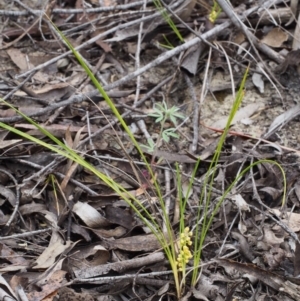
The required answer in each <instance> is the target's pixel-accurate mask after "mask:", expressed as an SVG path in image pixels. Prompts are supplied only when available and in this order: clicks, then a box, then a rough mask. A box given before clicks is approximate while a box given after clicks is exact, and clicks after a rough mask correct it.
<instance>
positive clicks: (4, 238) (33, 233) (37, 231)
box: [0, 228, 52, 240]
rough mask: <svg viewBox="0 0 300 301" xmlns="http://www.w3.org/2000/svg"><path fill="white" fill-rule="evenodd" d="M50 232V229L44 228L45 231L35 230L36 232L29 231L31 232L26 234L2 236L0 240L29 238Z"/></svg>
mask: <svg viewBox="0 0 300 301" xmlns="http://www.w3.org/2000/svg"><path fill="white" fill-rule="evenodd" d="M51 230H52V228H46V229H42V230H36V231H31V232H26V233H20V234H14V235H9V236H2V237H0V240H6V239H15V238H23V237H29V236H33V235H37V234H41V233H45V232H48V231H51Z"/></svg>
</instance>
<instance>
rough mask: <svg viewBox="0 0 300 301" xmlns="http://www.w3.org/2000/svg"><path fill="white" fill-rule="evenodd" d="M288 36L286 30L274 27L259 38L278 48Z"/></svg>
mask: <svg viewBox="0 0 300 301" xmlns="http://www.w3.org/2000/svg"><path fill="white" fill-rule="evenodd" d="M288 38H289V35H288V33H287V32H286V31H283V30H282V29H281V28H280V27H275V28H273V29H272V30H271V31H269V32H268V33H267V35H266V36H264V37H263V38H262V40H261V42H262V43H264V44H266V45H268V46H271V47H274V48H278V47H282V44H283V43H284V42H286V41H287V40H288Z"/></svg>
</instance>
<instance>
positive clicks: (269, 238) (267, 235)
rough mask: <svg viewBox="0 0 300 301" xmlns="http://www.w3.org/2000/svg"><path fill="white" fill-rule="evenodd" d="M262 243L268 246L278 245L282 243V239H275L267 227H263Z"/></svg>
mask: <svg viewBox="0 0 300 301" xmlns="http://www.w3.org/2000/svg"><path fill="white" fill-rule="evenodd" d="M263 230H264V241H265V242H266V243H267V244H269V245H279V244H281V243H282V242H284V238H283V237H281V238H280V237H277V236H276V235H275V233H274V232H273V231H272V230H271V229H269V228H268V227H264V228H263Z"/></svg>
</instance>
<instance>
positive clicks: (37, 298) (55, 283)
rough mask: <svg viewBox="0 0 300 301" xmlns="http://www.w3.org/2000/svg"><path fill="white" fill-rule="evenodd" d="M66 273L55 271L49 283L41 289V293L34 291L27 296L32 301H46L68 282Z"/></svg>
mask: <svg viewBox="0 0 300 301" xmlns="http://www.w3.org/2000/svg"><path fill="white" fill-rule="evenodd" d="M66 273H67V272H66V271H55V272H54V273H53V274H52V276H51V278H50V279H48V281H47V283H46V284H45V285H44V286H42V287H41V290H40V291H32V292H30V293H28V294H27V297H28V300H30V301H41V300H45V297H47V296H49V295H50V294H53V293H55V292H56V291H57V290H58V289H59V288H61V287H62V286H64V285H65V283H66V282H67V281H66V279H65V275H66Z"/></svg>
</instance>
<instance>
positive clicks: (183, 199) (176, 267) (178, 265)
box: [0, 28, 286, 299]
mask: <svg viewBox="0 0 300 301" xmlns="http://www.w3.org/2000/svg"><path fill="white" fill-rule="evenodd" d="M56 31H57V32H58V33H59V35H60V36H61V37H62V39H63V41H64V42H65V43H66V44H67V46H68V47H69V48H70V49H71V50H72V51H73V54H74V56H75V57H76V58H77V60H78V61H79V63H80V65H81V66H82V67H83V68H84V70H85V72H86V74H87V75H88V76H89V77H90V79H91V80H92V82H93V84H94V85H95V87H96V88H97V89H98V90H99V93H100V94H101V95H102V96H103V98H104V100H105V101H106V103H107V104H108V105H109V107H110V109H111V111H112V112H113V114H114V115H115V116H116V117H117V119H118V120H119V122H120V124H121V126H122V127H123V129H124V130H125V132H126V133H127V135H128V137H129V138H130V140H131V141H132V143H133V144H134V146H135V147H136V149H137V150H138V152H139V154H140V156H141V158H142V160H143V161H144V162H145V163H146V165H147V168H148V171H149V174H150V176H151V178H152V181H153V183H154V186H155V192H156V195H157V198H158V200H159V204H160V212H161V215H162V216H161V217H162V220H163V221H164V222H165V226H166V231H164V230H163V226H162V225H161V223H160V221H159V220H157V219H156V216H157V215H156V214H152V213H151V212H150V211H149V210H147V209H146V207H145V206H144V205H143V204H142V203H141V202H140V201H139V200H138V199H137V198H135V197H133V196H132V195H131V194H130V193H129V192H128V191H126V189H124V188H123V187H122V186H121V185H120V184H118V183H117V182H115V181H114V180H113V179H112V178H110V177H109V176H107V175H105V174H103V173H101V172H100V171H99V170H97V169H96V168H95V167H94V166H93V165H91V164H90V163H89V162H88V161H87V160H85V159H84V157H83V156H82V155H80V154H79V153H77V152H76V150H74V149H72V148H70V147H69V146H67V145H65V144H64V143H63V142H62V141H61V140H59V139H57V138H56V137H55V136H54V135H52V134H51V133H50V132H48V131H47V130H45V129H44V128H43V126H40V125H39V124H38V123H36V122H35V121H34V120H32V119H31V118H29V117H27V116H26V115H25V114H23V113H22V112H20V111H19V110H17V109H16V108H14V107H13V106H12V105H10V104H9V103H7V102H5V101H4V100H2V104H5V105H7V106H8V107H10V108H12V109H14V110H15V111H16V112H17V113H18V114H20V115H21V116H22V117H23V118H24V119H25V120H27V122H29V123H31V124H33V125H34V126H35V127H36V128H37V129H38V130H39V131H40V132H41V133H42V134H43V135H44V136H45V137H48V138H49V141H51V143H49V142H46V141H45V140H41V139H38V138H35V137H33V136H31V135H28V134H27V133H24V132H22V131H20V130H18V129H16V128H14V127H12V126H9V125H7V124H4V123H0V127H2V128H4V129H6V130H8V131H11V132H13V133H15V134H16V135H19V136H21V137H23V138H24V139H27V140H30V141H32V142H34V143H36V144H38V145H41V146H43V147H45V148H46V149H48V150H50V151H52V152H55V153H57V154H59V155H61V156H63V157H65V158H67V159H70V160H73V161H74V162H76V163H78V164H79V165H81V166H82V167H84V168H86V169H87V170H89V171H91V172H92V173H93V174H94V175H96V176H97V177H98V178H99V179H101V180H102V181H103V182H104V183H105V184H106V185H107V186H108V187H110V188H111V189H112V190H113V191H115V193H117V194H118V195H119V197H120V198H121V199H123V200H125V201H126V202H127V203H128V204H129V206H130V207H131V208H132V209H133V211H134V212H135V213H136V215H137V216H138V217H139V218H140V219H141V220H142V221H143V222H144V224H145V225H146V226H147V227H148V228H149V229H150V230H151V232H152V233H153V234H154V235H155V236H156V238H157V240H158V241H159V243H160V244H161V246H162V248H163V249H164V252H165V254H166V257H167V259H168V261H169V264H170V267H171V269H172V271H173V276H174V283H175V287H176V293H177V297H178V299H179V298H181V297H182V296H183V294H184V292H185V287H186V286H187V285H191V286H195V285H196V284H197V281H198V278H199V268H200V267H201V252H202V249H203V244H204V241H205V238H206V235H207V233H208V231H209V228H210V226H211V223H212V221H213V218H214V216H215V214H216V213H217V212H218V210H219V208H220V206H221V204H222V202H223V201H224V199H225V198H226V196H227V195H228V193H229V192H230V191H231V189H232V187H233V186H234V185H235V184H236V183H237V182H238V181H239V180H240V179H241V177H243V175H244V174H245V173H246V172H247V171H248V170H249V169H250V168H252V167H253V166H255V165H257V164H260V163H262V162H268V163H273V164H276V165H277V166H278V167H279V168H280V170H281V171H282V173H283V178H284V195H283V199H285V188H286V181H285V177H284V172H283V170H282V168H281V166H280V165H279V164H278V163H276V162H273V161H269V160H261V161H258V162H255V163H254V164H252V165H251V166H249V167H247V168H245V169H244V170H243V171H242V172H241V174H240V175H239V176H238V177H237V178H236V179H235V180H234V181H233V183H232V184H231V185H230V186H229V187H228V189H227V190H226V191H225V193H224V195H223V196H222V197H221V198H220V199H219V200H218V202H217V203H216V205H215V206H213V208H212V212H210V214H209V215H208V213H209V210H210V205H211V202H210V201H211V198H212V197H211V194H212V187H213V181H214V175H215V173H216V171H217V164H218V161H219V156H220V153H221V150H222V147H223V144H224V141H225V138H226V135H227V133H228V130H229V127H230V124H231V122H232V119H233V117H234V116H235V114H236V111H237V109H238V108H239V106H240V104H241V101H242V98H243V93H244V85H245V81H246V77H247V72H246V73H245V75H244V78H243V81H242V83H241V86H240V89H239V91H238V93H237V96H236V99H235V101H234V103H233V106H232V109H231V112H230V116H229V118H228V122H227V125H226V127H225V130H224V132H223V134H222V136H221V138H220V140H219V143H218V146H217V150H216V152H215V155H214V157H213V159H212V163H211V165H210V167H209V170H208V171H207V175H206V177H205V179H204V182H203V188H202V193H201V196H200V204H199V210H198V213H197V218H196V223H195V226H194V227H193V229H189V228H188V227H187V225H186V222H185V218H186V216H185V214H186V205H187V202H188V196H189V192H190V191H191V189H192V186H193V183H194V179H195V177H196V173H197V170H198V167H199V164H200V161H199V160H198V161H197V162H196V163H195V167H194V170H193V172H192V176H191V179H190V181H189V185H188V192H187V193H186V195H183V192H182V190H181V188H180V187H181V175H180V170H179V168H178V166H177V172H176V179H177V187H178V195H179V199H180V223H179V233H177V234H176V232H175V231H174V230H173V226H172V222H171V220H170V217H169V215H168V214H167V211H166V207H165V203H164V199H163V197H162V191H161V187H160V186H159V183H158V182H157V180H156V177H155V175H154V173H153V171H152V168H151V164H149V163H148V161H147V160H146V158H145V156H144V154H143V151H142V149H141V146H140V144H139V143H138V142H137V141H136V139H135V138H134V136H133V134H132V133H131V131H130V129H129V127H128V126H127V124H126V122H125V121H124V119H123V118H122V116H121V115H120V113H119V111H118V110H117V108H116V106H115V105H114V103H113V102H112V100H111V99H110V98H109V97H108V95H107V93H106V92H105V91H104V89H103V88H102V86H101V84H100V83H99V82H98V81H97V79H96V78H95V77H94V75H93V73H92V72H91V71H90V70H89V68H88V67H87V65H86V64H85V63H84V61H83V59H82V58H81V56H80V54H79V53H78V52H77V51H76V50H75V49H74V47H73V46H72V45H71V44H70V43H69V41H68V40H67V39H66V38H65V37H64V36H63V34H62V33H61V32H60V31H59V30H58V29H57V28H56ZM152 117H154V118H156V121H157V122H159V123H160V126H161V131H160V137H161V138H162V139H163V140H164V141H166V142H167V141H168V139H169V138H170V137H175V138H176V137H177V136H176V135H177V134H176V133H175V131H174V130H171V131H170V130H169V131H166V130H164V124H165V122H166V120H168V119H169V120H171V121H172V122H173V123H174V124H176V121H177V118H179V119H181V118H182V117H183V116H182V115H181V114H180V113H179V112H178V109H177V108H176V107H172V108H170V109H169V108H167V106H166V105H165V104H164V103H163V104H157V105H156V108H155V110H154V113H153V114H152ZM149 146H150V147H154V148H155V147H156V145H155V144H154V143H153V144H152V145H149ZM207 187H208V192H207V193H206V189H207ZM191 259H193V267H192V270H191V273H192V276H191V279H189V280H188V278H187V266H188V263H189V261H190V260H191Z"/></svg>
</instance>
